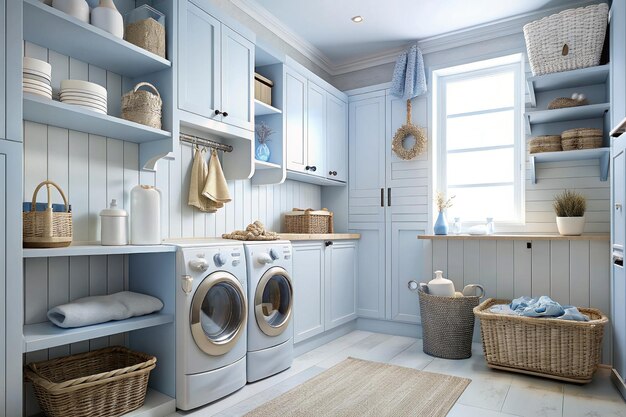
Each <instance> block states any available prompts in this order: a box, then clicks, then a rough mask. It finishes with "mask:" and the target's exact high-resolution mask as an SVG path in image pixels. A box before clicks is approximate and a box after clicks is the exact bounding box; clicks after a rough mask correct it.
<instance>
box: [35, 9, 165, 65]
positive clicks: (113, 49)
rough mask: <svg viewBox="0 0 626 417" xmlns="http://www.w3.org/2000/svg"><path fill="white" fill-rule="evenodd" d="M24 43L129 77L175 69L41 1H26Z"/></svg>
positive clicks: (151, 54)
mask: <svg viewBox="0 0 626 417" xmlns="http://www.w3.org/2000/svg"><path fill="white" fill-rule="evenodd" d="M52 35H54V36H52ZM24 39H25V40H27V41H29V42H33V43H36V44H37V45H41V46H43V47H46V48H49V49H52V50H54V51H57V52H60V53H62V54H64V55H68V56H70V57H72V58H76V59H78V60H80V61H84V62H87V63H89V64H93V65H96V66H98V67H100V68H104V69H107V70H109V71H112V72H114V73H116V74H120V75H124V76H127V77H137V76H139V75H141V74H150V73H152V72H156V71H161V70H164V69H167V68H170V67H171V63H170V62H169V61H168V60H166V59H164V58H161V57H160V56H158V55H155V54H153V53H152V52H148V51H146V50H145V49H143V48H140V47H138V46H136V45H133V44H132V43H130V42H126V41H125V40H123V39H120V38H117V37H115V36H113V35H111V34H110V33H108V32H105V31H104V30H102V29H100V28H97V27H95V26H93V25H90V24H88V23H84V22H82V21H80V20H78V19H76V18H74V17H73V16H70V15H68V14H66V13H64V12H62V11H60V10H57V9H54V8H52V7H50V6H47V5H45V4H43V3H42V2H40V1H39V0H24Z"/></svg>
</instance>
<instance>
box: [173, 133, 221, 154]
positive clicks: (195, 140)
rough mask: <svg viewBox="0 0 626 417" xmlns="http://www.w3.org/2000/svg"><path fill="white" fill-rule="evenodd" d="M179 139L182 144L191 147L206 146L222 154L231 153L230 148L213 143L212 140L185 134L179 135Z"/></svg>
mask: <svg viewBox="0 0 626 417" xmlns="http://www.w3.org/2000/svg"><path fill="white" fill-rule="evenodd" d="M179 138H180V140H181V141H182V142H187V143H191V144H193V145H201V146H207V147H209V148H213V149H217V150H218V151H224V152H232V151H233V147H232V146H230V145H225V144H223V143H219V142H215V141H214V140H211V139H205V138H201V137H198V136H193V135H188V134H186V133H181V134H180V136H179Z"/></svg>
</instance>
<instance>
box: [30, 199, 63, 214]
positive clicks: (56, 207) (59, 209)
mask: <svg viewBox="0 0 626 417" xmlns="http://www.w3.org/2000/svg"><path fill="white" fill-rule="evenodd" d="M32 207H33V203H31V202H25V203H22V211H30V210H31V208H32ZM47 208H48V203H35V211H46V209H47ZM69 209H70V212H71V211H72V206H71V205H70V206H69ZM52 211H53V212H54V213H65V204H53V205H52Z"/></svg>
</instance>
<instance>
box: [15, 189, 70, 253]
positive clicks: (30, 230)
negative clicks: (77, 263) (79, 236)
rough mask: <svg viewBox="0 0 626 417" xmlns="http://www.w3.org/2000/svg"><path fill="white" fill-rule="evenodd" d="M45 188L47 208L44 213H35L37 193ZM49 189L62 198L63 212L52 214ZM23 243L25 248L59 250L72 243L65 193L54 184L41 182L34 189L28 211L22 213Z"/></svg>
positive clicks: (68, 209)
mask: <svg viewBox="0 0 626 417" xmlns="http://www.w3.org/2000/svg"><path fill="white" fill-rule="evenodd" d="M44 185H45V186H46V189H47V191H48V207H47V208H46V210H45V211H36V210H35V209H36V206H37V193H38V192H39V190H40V189H41V187H43V186H44ZM50 187H54V188H56V189H57V190H58V191H59V194H61V197H63V203H64V204H65V212H53V210H52V199H51V198H50ZM22 225H23V226H22V227H23V229H22V230H23V242H24V247H25V248H61V247H65V246H69V245H70V244H71V243H72V213H70V206H69V204H68V203H67V197H65V193H64V192H63V190H62V189H61V187H59V186H58V185H57V184H56V183H54V182H52V181H43V182H42V183H41V184H39V185H38V186H37V188H35V192H34V193H33V200H32V204H31V209H30V211H25V212H23V213H22Z"/></svg>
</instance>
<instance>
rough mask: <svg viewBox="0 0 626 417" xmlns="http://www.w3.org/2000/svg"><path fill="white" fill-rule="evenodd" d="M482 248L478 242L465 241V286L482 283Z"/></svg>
mask: <svg viewBox="0 0 626 417" xmlns="http://www.w3.org/2000/svg"><path fill="white" fill-rule="evenodd" d="M479 255H480V247H479V245H478V241H477V240H464V241H463V280H464V284H465V285H467V284H478V283H479V282H480V264H479V262H478V261H479Z"/></svg>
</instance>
